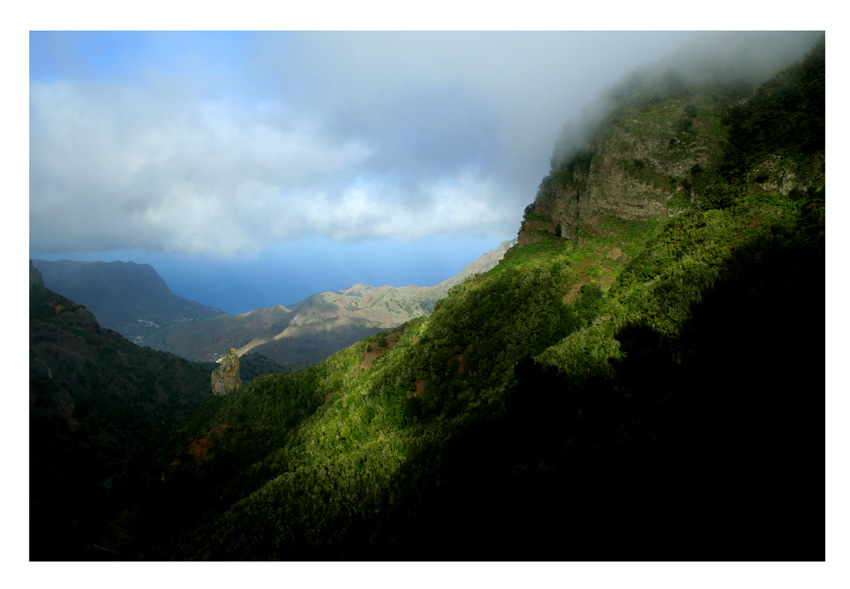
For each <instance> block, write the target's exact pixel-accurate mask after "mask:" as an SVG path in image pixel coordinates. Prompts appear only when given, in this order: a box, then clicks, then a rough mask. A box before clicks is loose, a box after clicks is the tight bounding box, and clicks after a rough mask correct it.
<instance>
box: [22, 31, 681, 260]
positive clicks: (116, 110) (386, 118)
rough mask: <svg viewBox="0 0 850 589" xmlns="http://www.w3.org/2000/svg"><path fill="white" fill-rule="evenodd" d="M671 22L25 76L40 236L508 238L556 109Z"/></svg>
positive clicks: (55, 246)
mask: <svg viewBox="0 0 850 589" xmlns="http://www.w3.org/2000/svg"><path fill="white" fill-rule="evenodd" d="M662 37H664V38H665V39H666V40H662V41H663V42H662V41H657V40H653V41H652V42H649V39H650V37H647V36H643V37H640V36H639V35H634V34H631V35H629V34H626V35H620V36H618V37H616V40H617V42H616V43H614V42H612V41H614V40H615V39H614V37H613V36H611V35H609V36H605V35H601V36H599V35H597V36H593V35H588V34H579V35H565V34H557V33H550V34H522V33H514V34H503V35H493V34H488V33H483V34H472V35H453V34H437V35H431V34H416V35H411V34H376V35H367V34H356V33H353V34H340V35H337V34H330V33H328V34H311V33H304V34H296V35H283V36H280V35H273V34H268V35H260V36H259V37H257V39H259V40H260V41H259V42H257V43H256V45H255V51H254V53H252V54H250V59H246V61H245V64H244V68H243V69H242V70H239V68H232V69H231V70H228V71H230V72H231V74H229V75H233V76H238V77H234V78H232V79H230V78H228V79H227V80H223V81H222V79H221V78H216V77H215V75H214V72H213V73H212V74H211V73H210V71H212V70H214V69H215V68H214V67H213V66H212V65H209V66H208V67H209V68H210V71H206V70H203V68H201V70H198V71H194V70H193V71H178V72H176V73H175V72H171V73H169V74H165V73H160V74H156V73H155V69H152V68H151V69H146V70H145V73H144V75H139V76H129V75H128V76H124V77H123V78H122V81H120V82H118V81H116V82H104V81H100V82H93V81H81V80H79V79H73V78H67V79H66V80H65V81H62V80H59V81H51V82H41V81H32V82H31V84H30V225H31V226H30V241H31V243H30V247H31V249H32V250H33V251H58V250H65V251H73V250H82V249H86V250H109V249H132V248H144V249H148V250H152V251H166V252H182V253H188V254H211V255H215V256H224V257H233V256H240V255H243V254H245V253H250V252H252V251H257V250H259V249H261V248H262V247H264V246H265V245H266V244H268V243H270V242H275V241H287V240H294V239H298V238H301V237H305V236H308V235H315V234H318V235H320V236H323V237H328V238H331V239H336V240H344V241H352V240H359V239H369V238H393V239H414V238H419V237H426V236H430V235H437V234H450V235H481V234H485V233H496V234H498V235H499V236H504V237H507V236H510V235H511V234H512V233H514V232H515V231H516V230H517V228H518V226H519V222H520V220H521V214H522V210H523V208H524V207H525V205H526V204H528V203H529V202H531V200H533V198H534V193H535V190H536V188H537V186H538V184H539V182H540V179H541V178H542V176H543V175H544V174H545V173H546V172H547V171H548V161H549V155H550V154H551V150H552V146H553V144H554V140H555V138H556V137H557V133H558V131H559V130H560V128H561V124H562V123H563V122H564V120H566V119H567V118H569V117H570V116H573V117H574V116H576V115H577V114H578V113H577V111H578V109H579V108H580V107H581V106H582V105H584V104H585V103H586V102H587V101H588V100H591V99H592V98H594V97H595V96H596V95H598V92H599V90H600V89H601V86H602V85H603V84H605V83H610V82H611V81H613V79H615V78H616V77H617V76H618V75H619V72H620V71H626V70H627V69H629V68H630V67H632V66H633V65H635V64H639V63H643V62H645V60H646V59H648V58H649V57H648V56H653V55H661V54H663V53H664V50H665V48H667V47H670V46H672V45H675V43H677V42H678V40H679V39H680V37H675V35H674V36H667V37H665V36H664V35H662ZM652 39H655V37H652ZM639 49H640V51H639ZM643 50H645V52H642V51H643ZM642 55H643V57H641V56H642ZM625 56H628V59H626V57H625ZM166 69H167V68H166ZM152 72H154V73H152ZM233 72H238V74H236V73H233ZM157 76H159V77H157ZM167 76H170V77H167Z"/></svg>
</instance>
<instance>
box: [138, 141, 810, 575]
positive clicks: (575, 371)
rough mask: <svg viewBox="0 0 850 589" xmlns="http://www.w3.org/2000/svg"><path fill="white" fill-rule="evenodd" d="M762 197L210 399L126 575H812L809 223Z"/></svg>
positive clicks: (152, 485)
mask: <svg viewBox="0 0 850 589" xmlns="http://www.w3.org/2000/svg"><path fill="white" fill-rule="evenodd" d="M805 157H808V156H805ZM807 161H808V160H807ZM728 181H729V178H725V179H724V182H727V184H728ZM762 185H763V183H762V184H758V185H757V184H756V183H754V182H752V181H750V183H749V184H744V185H743V186H742V187H741V186H739V187H738V188H736V191H735V193H734V195H733V196H734V198H733V196H730V198H729V199H728V201H726V202H723V203H721V204H722V205H723V208H702V209H699V208H693V209H691V210H689V211H687V212H685V213H683V214H681V215H680V216H678V217H676V218H674V219H671V220H669V221H667V222H664V223H660V222H655V223H643V224H637V223H623V222H620V221H618V220H616V219H611V220H609V221H608V226H607V229H608V232H609V235H607V236H605V237H592V236H587V237H586V238H585V239H583V240H581V242H580V243H581V245H576V244H575V243H573V242H567V241H563V240H560V239H558V238H554V237H552V238H551V239H548V240H546V241H543V242H540V243H536V244H534V245H532V246H527V247H524V248H515V249H513V250H511V251H510V252H509V253H508V255H507V256H506V257H505V259H504V260H503V261H502V262H501V263H500V265H499V266H498V267H497V268H495V269H494V270H492V271H491V272H489V273H488V274H486V275H483V276H479V277H475V278H474V279H472V280H469V281H467V282H465V283H463V284H461V285H459V286H457V287H455V288H454V289H452V291H451V292H450V293H449V296H448V297H447V298H446V299H445V300H443V301H441V302H440V303H438V304H437V306H436V308H435V310H434V312H433V313H432V314H431V315H430V316H429V317H427V318H421V319H417V320H414V321H411V322H409V323H407V324H405V325H403V326H401V327H400V328H398V329H397V330H395V331H394V332H392V333H391V334H388V335H381V336H378V337H372V338H368V339H367V340H364V341H363V342H360V343H357V344H355V345H353V346H351V347H349V348H347V349H345V350H343V351H341V352H339V353H337V354H335V355H334V356H332V357H330V358H329V359H328V360H326V361H325V362H322V363H320V364H319V365H317V366H315V367H312V368H310V369H308V370H305V371H302V372H300V373H297V374H295V375H276V376H268V377H263V378H260V379H257V380H255V381H254V382H253V383H251V384H250V385H248V386H247V387H245V388H243V389H242V390H240V391H238V392H237V393H235V394H233V395H230V396H228V397H226V398H216V399H210V400H208V401H207V402H205V404H204V406H203V407H202V408H201V410H200V411H199V412H198V413H197V414H196V415H195V416H194V418H193V419H192V420H191V421H189V422H187V423H185V424H184V425H183V426H181V428H180V429H179V430H177V431H176V432H175V434H174V435H173V436H172V438H171V441H170V443H169V445H167V446H166V447H164V448H163V449H162V450H161V452H160V454H159V455H157V456H153V457H151V458H150V459H149V460H150V465H151V466H149V467H150V468H152V469H155V470H157V471H160V470H161V471H162V473H163V477H162V479H164V480H162V479H160V480H159V481H152V482H149V483H148V498H149V499H148V503H147V504H146V506H145V508H144V509H146V510H147V511H146V517H145V518H143V519H144V521H145V522H146V524H147V525H148V527H147V528H145V529H141V530H140V531H139V534H138V544H137V546H138V547H139V548H140V549H141V553H140V555H141V557H143V558H213V559H223V558H227V559H254V558H256V559H267V558H283V559H304V558H308V559H309V558H320V559H340V558H342V559H346V558H379V559H392V558H402V559H414V560H416V559H456V558H460V559H465V560H468V559H505V558H507V559H538V560H539V559H600V558H601V559H616V560H619V559H636V558H652V559H689V560H702V559H709V560H717V559H724V560H725V559H740V558H743V559H762V558H766V559H801V560H805V559H818V558H823V550H824V546H823V516H824V504H823V481H822V478H823V421H822V420H823V395H822V392H823V375H822V358H823V353H822V352H823V340H822V331H823V330H822V322H821V319H822V317H823V308H822V304H823V259H824V250H823V216H822V215H823V206H822V203H823V201H822V195H821V196H818V195H817V194H814V193H810V194H808V195H801V194H796V195H792V196H788V195H786V194H783V193H781V192H778V191H764V190H762V189H760V188H759V186H762ZM741 188H743V189H741ZM818 199H820V200H818ZM818 203H820V204H818ZM707 204H711V203H707ZM615 247H616V248H618V249H619V251H620V252H621V253H624V254H625V255H623V256H619V257H618V256H617V255H615V252H616V250H615ZM801 315H802V316H809V317H811V319H812V320H811V321H800V320H798V318H799V317H800V316H801ZM809 352H813V353H811V354H810V353H809ZM201 439H203V440H206V442H205V443H204V444H201V445H203V446H204V447H206V448H207V449H208V450H209V452H207V453H206V454H203V455H202V456H199V452H197V451H196V450H197V448H198V446H199V444H198V443H197V442H198V440H201ZM193 444H194V446H193ZM193 448H194V450H193ZM151 497H153V498H154V500H151V499H150V498H151ZM163 530H165V532H166V533H162V532H163ZM801 530H802V531H801ZM553 539H554V540H553Z"/></svg>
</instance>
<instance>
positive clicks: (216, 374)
mask: <svg viewBox="0 0 850 589" xmlns="http://www.w3.org/2000/svg"><path fill="white" fill-rule="evenodd" d="M210 380H211V383H212V392H213V395H217V396H220V397H223V396H224V395H226V394H228V393H230V392H233V391H235V390H236V389H238V388H239V387H241V386H242V377H241V375H240V374H239V356H238V355H237V354H236V350H235V349H234V348H230V350H228V352H227V354H225V356H224V358H222V359H221V360H220V361H219V364H218V366H217V367H216V369H215V370H213V371H212V376H211V377H210Z"/></svg>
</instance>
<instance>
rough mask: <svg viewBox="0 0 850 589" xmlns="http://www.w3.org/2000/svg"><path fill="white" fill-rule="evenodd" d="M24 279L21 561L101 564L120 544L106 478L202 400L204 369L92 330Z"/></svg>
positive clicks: (206, 385)
mask: <svg viewBox="0 0 850 589" xmlns="http://www.w3.org/2000/svg"><path fill="white" fill-rule="evenodd" d="M30 271H31V282H30V357H29V361H30V362H29V364H30V421H29V426H30V427H29V431H30V445H29V456H30V506H29V507H30V558H31V559H33V560H74V559H81V558H103V557H104V556H108V554H110V553H109V552H106V551H105V550H104V549H108V550H116V549H118V548H120V547H121V546H123V545H124V543H125V539H124V538H123V537H122V531H121V525H122V524H121V521H120V520H115V521H110V520H109V519H106V518H107V517H111V515H113V514H111V513H110V511H109V509H108V507H109V505H111V501H112V480H113V479H112V476H113V475H115V474H117V473H118V472H119V471H120V470H121V468H123V466H124V465H125V464H126V463H127V461H128V459H129V458H130V457H131V456H133V455H136V454H138V453H139V452H140V451H141V450H142V449H143V448H145V447H146V446H149V445H150V444H152V443H153V442H154V441H155V440H156V438H157V436H159V435H160V434H162V433H163V432H165V431H167V430H168V429H170V428H172V427H174V426H175V425H176V424H177V423H178V422H180V421H181V420H183V419H185V418H186V417H187V416H188V415H189V414H190V413H191V412H192V411H193V410H194V409H195V407H197V406H198V404H199V403H200V402H201V401H202V400H203V399H204V398H206V397H208V396H210V376H209V371H208V370H207V369H206V368H203V367H201V366H200V365H198V364H194V363H191V362H188V361H186V360H183V359H182V358H178V357H177V356H174V355H172V354H166V353H163V352H154V351H152V350H145V349H142V348H139V347H138V346H136V345H134V344H132V343H130V342H129V341H127V340H126V339H124V338H123V337H122V336H121V335H119V334H118V333H116V332H114V331H110V330H107V329H103V328H101V327H100V326H99V325H98V324H97V322H96V321H95V318H94V316H93V315H92V314H91V313H89V312H88V311H87V310H86V309H85V308H84V307H82V306H80V305H78V304H76V303H73V302H71V301H69V300H68V299H66V298H64V297H62V296H59V295H57V294H56V293H54V292H52V291H50V290H48V289H47V288H45V287H44V284H43V282H42V281H41V277H40V274H39V273H38V271H37V270H35V269H34V268H32V267H31V269H30ZM123 517H124V519H132V518H134V517H135V514H134V513H133V511H132V508H131V509H129V510H128V511H127V512H126V513H125V514H124V515H123ZM95 545H97V546H99V547H100V548H96V547H95Z"/></svg>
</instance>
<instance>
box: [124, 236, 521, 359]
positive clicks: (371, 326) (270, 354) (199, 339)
mask: <svg viewBox="0 0 850 589" xmlns="http://www.w3.org/2000/svg"><path fill="white" fill-rule="evenodd" d="M513 243H514V242H513V241H506V242H504V243H502V244H500V245H499V247H498V248H496V249H494V250H491V251H489V252H487V253H485V254H484V255H482V256H481V257H479V258H478V259H477V260H475V261H474V262H472V263H471V264H469V265H467V266H466V267H465V268H464V269H463V270H462V271H461V272H460V273H459V274H457V275H456V276H453V277H451V278H449V279H447V280H444V281H443V282H440V283H439V284H436V285H434V286H431V287H424V286H402V287H395V286H380V287H374V286H370V285H368V284H355V285H352V286H350V287H349V288H347V289H344V290H339V291H337V292H323V293H318V294H315V295H313V296H311V297H308V298H307V299H305V300H303V301H301V302H299V303H296V304H294V305H291V306H290V307H289V308H287V307H283V306H276V307H268V308H265V309H255V310H254V311H250V312H248V313H243V314H241V315H222V316H219V317H213V318H209V319H204V320H202V321H198V322H192V323H185V322H184V323H179V324H175V325H172V326H170V327H167V328H163V329H160V330H157V331H156V332H154V333H153V334H151V335H150V336H148V337H147V338H146V339H144V340H142V342H141V343H142V344H143V345H147V346H150V347H152V348H154V349H159V350H167V351H171V352H174V353H175V354H178V355H180V356H183V357H185V358H189V359H192V360H197V361H214V360H216V359H218V358H220V357H221V356H222V355H223V354H224V353H225V352H227V350H229V349H230V348H236V350H237V352H238V353H239V355H240V356H242V355H244V354H246V353H248V352H253V353H255V354H260V355H262V356H265V357H267V358H269V359H271V360H274V361H276V362H279V363H283V364H285V365H289V366H296V367H305V366H309V365H311V364H315V363H316V362H319V361H321V360H324V359H325V358H327V357H328V356H330V355H331V354H333V353H334V352H337V351H339V350H341V349H342V348H345V347H347V346H350V345H351V344H353V343H355V342H357V341H360V340H362V339H363V338H365V337H368V336H370V335H374V334H376V333H378V332H379V331H382V330H387V329H392V328H395V327H397V326H399V325H401V324H402V323H405V322H406V321H409V320H410V319H413V318H416V317H422V316H425V315H427V314H429V313H430V312H431V311H432V310H433V308H434V304H435V303H436V302H437V301H438V300H440V299H441V298H443V297H445V296H446V294H447V293H448V291H449V289H450V288H451V287H452V286H455V285H457V284H459V283H461V282H463V281H464V280H466V279H467V278H469V277H470V276H473V275H475V274H477V273H480V272H485V271H487V270H489V269H490V268H492V267H493V266H495V265H496V264H497V263H498V261H499V260H500V259H501V258H502V257H503V256H504V255H505V252H507V251H508V249H509V248H510V247H511V246H512V245H513Z"/></svg>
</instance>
